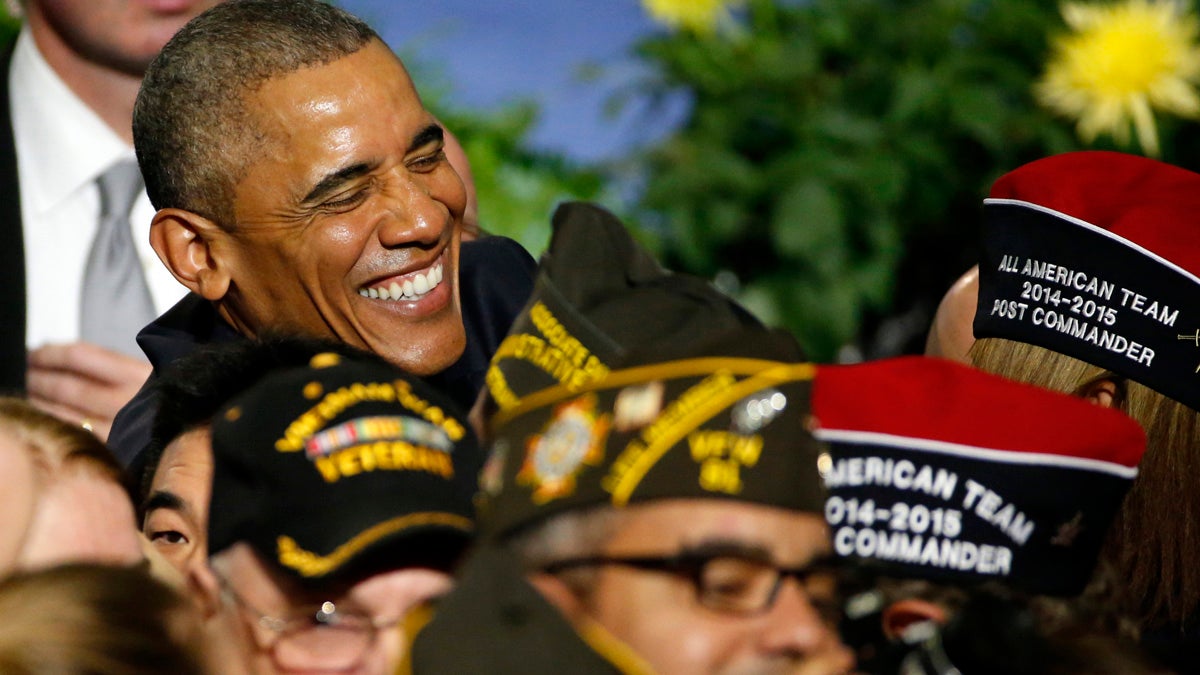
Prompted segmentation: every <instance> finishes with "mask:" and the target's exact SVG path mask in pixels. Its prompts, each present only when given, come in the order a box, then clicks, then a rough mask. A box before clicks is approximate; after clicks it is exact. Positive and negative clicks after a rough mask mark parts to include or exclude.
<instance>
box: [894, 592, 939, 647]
mask: <svg viewBox="0 0 1200 675" xmlns="http://www.w3.org/2000/svg"><path fill="white" fill-rule="evenodd" d="M882 621H883V634H884V635H886V636H887V637H888V639H889V640H898V639H899V638H900V636H901V635H903V634H904V631H906V630H908V628H909V627H910V626H913V625H916V624H918V623H923V622H926V621H932V622H934V623H936V624H938V625H944V624H945V623H946V610H945V609H944V608H943V607H942V606H941V605H938V604H936V603H933V602H929V601H928V600H920V599H918V598H908V599H906V600H897V601H896V602H893V603H892V604H890V605H888V608H887V609H885V610H883V617H882Z"/></svg>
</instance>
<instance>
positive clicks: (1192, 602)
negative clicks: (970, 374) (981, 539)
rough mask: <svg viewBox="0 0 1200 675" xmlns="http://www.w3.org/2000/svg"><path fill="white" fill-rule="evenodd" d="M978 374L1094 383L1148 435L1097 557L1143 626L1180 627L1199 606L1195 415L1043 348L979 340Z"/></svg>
mask: <svg viewBox="0 0 1200 675" xmlns="http://www.w3.org/2000/svg"><path fill="white" fill-rule="evenodd" d="M970 355H971V360H972V362H973V363H974V365H975V366H976V367H977V368H980V369H981V370H984V371H987V372H990V373H995V374H997V375H1002V376H1005V377H1008V378H1010V379H1014V380H1018V381H1021V382H1026V383H1029V384H1034V385H1038V386H1041V387H1044V388H1046V389H1051V390H1054V391H1060V392H1064V393H1067V394H1073V395H1076V396H1079V395H1083V394H1085V393H1086V391H1087V390H1088V388H1089V386H1090V385H1091V384H1093V383H1095V382H1096V381H1098V380H1102V379H1111V380H1113V381H1114V382H1116V383H1117V384H1118V388H1119V390H1120V391H1119V392H1118V395H1117V397H1116V399H1115V400H1114V406H1115V407H1117V408H1119V409H1121V410H1123V411H1124V412H1125V413H1126V414H1128V415H1129V416H1130V417H1132V418H1133V419H1135V420H1137V422H1138V423H1140V424H1141V425H1142V427H1143V428H1144V429H1145V430H1146V454H1145V455H1144V456H1143V457H1142V461H1141V463H1140V465H1139V473H1138V477H1137V479H1136V480H1134V481H1133V485H1132V487H1131V488H1130V490H1129V493H1128V494H1127V495H1126V497H1125V501H1124V502H1123V504H1122V506H1121V508H1120V510H1119V511H1118V512H1117V516H1116V518H1115V519H1114V520H1113V523H1112V525H1111V526H1110V528H1109V533H1108V538H1107V541H1106V544H1105V547H1104V553H1103V554H1102V557H1103V558H1104V559H1106V560H1108V561H1109V562H1110V563H1111V564H1112V565H1113V566H1114V567H1115V569H1116V572H1117V575H1118V578H1120V579H1122V580H1123V581H1122V583H1120V584H1117V585H1116V586H1115V588H1114V592H1115V593H1116V594H1117V600H1118V601H1119V602H1120V603H1121V604H1122V605H1123V609H1124V611H1125V612H1127V613H1128V614H1130V615H1131V616H1133V617H1135V618H1137V619H1138V620H1139V621H1140V622H1141V625H1142V626H1143V627H1152V626H1156V625H1162V624H1166V623H1172V624H1178V623H1181V622H1183V621H1184V620H1185V619H1187V618H1188V617H1190V616H1191V615H1192V614H1193V613H1195V612H1196V610H1197V609H1198V608H1200V565H1197V564H1196V561H1197V560H1200V490H1197V489H1196V481H1197V479H1200V413H1198V412H1197V411H1195V410H1193V409H1191V408H1189V407H1188V406H1186V405H1184V404H1182V403H1180V402H1178V401H1176V400H1174V399H1170V398H1167V397H1166V396H1164V395H1162V394H1160V393H1158V392H1156V391H1154V390H1153V389H1150V388H1149V387H1146V386H1144V385H1142V384H1140V383H1138V382H1135V381H1133V380H1129V379H1128V378H1125V377H1123V376H1121V375H1118V374H1115V373H1113V372H1111V371H1108V370H1105V369H1103V368H1099V367H1097V366H1094V365H1092V364H1089V363H1086V362H1084V361H1080V360H1079V359H1075V358H1072V357H1070V356H1066V355H1063V354H1060V353H1058V352H1054V351H1051V350H1049V349H1045V348H1042V347H1037V346H1034V345H1030V344H1026V343H1023V342H1015V341H1012V340H1005V339H1001V338H983V339H980V340H979V341H977V342H976V343H975V345H974V346H973V347H972V348H971V351H970Z"/></svg>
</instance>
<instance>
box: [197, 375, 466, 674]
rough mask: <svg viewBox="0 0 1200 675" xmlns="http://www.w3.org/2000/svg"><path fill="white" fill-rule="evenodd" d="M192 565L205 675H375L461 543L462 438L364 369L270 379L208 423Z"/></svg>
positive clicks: (422, 390) (392, 659)
mask: <svg viewBox="0 0 1200 675" xmlns="http://www.w3.org/2000/svg"><path fill="white" fill-rule="evenodd" d="M211 430H212V431H211V433H212V457H213V469H212V471H213V478H212V495H211V498H210V502H209V514H210V515H209V522H208V550H209V559H208V564H207V565H192V566H189V567H188V568H187V574H188V576H189V579H190V582H191V586H192V587H193V588H195V589H197V592H198V593H199V595H200V597H201V604H202V606H203V607H204V608H205V610H206V614H207V622H206V628H207V630H208V631H209V636H208V637H209V638H210V644H211V645H213V648H214V650H216V653H215V654H214V658H215V661H216V663H217V664H218V665H219V668H218V670H219V671H220V672H222V673H226V672H235V673H236V672H248V673H274V672H297V671H303V672H337V673H364V674H367V673H369V674H376V673H379V674H382V673H387V674H391V673H394V672H396V669H397V667H398V665H399V664H400V662H401V659H402V657H403V656H404V653H405V646H406V644H407V642H406V635H405V631H404V629H403V627H402V626H403V623H404V622H405V621H406V620H409V619H410V618H411V616H412V615H413V614H414V613H415V612H417V610H419V609H420V608H422V607H424V606H426V605H427V604H428V603H429V602H431V601H432V600H434V599H436V598H438V597H439V596H441V595H442V594H444V593H445V592H446V591H448V590H449V588H450V586H451V577H450V574H449V570H451V569H452V567H453V566H454V564H455V563H456V561H457V559H458V557H459V556H460V555H461V553H462V551H463V549H464V548H465V547H466V545H467V543H468V542H469V541H470V537H471V535H472V533H473V530H474V515H473V504H472V494H473V490H474V486H475V476H476V475H477V474H478V469H479V454H478V448H477V445H476V442H475V438H474V435H473V434H472V432H471V430H470V429H469V428H468V426H467V424H466V422H465V418H464V417H463V416H462V415H461V414H460V413H458V412H456V411H455V409H454V408H453V404H452V403H450V402H449V401H448V400H447V399H446V398H445V397H443V396H442V395H441V394H439V393H438V392H436V391H434V390H432V389H431V388H429V387H428V386H427V385H425V384H424V383H422V382H421V381H420V380H419V379H417V378H415V377H413V376H410V375H407V374H405V373H403V372H402V371H400V370H398V369H395V368H394V367H392V366H390V365H388V364H386V363H384V362H382V361H380V360H379V359H377V358H374V357H370V356H362V357H359V356H353V355H341V354H335V353H332V352H328V353H322V354H318V355H316V356H314V357H313V358H312V359H311V361H309V362H308V363H307V364H306V365H304V366H301V367H292V368H284V369H281V370H279V371H277V372H274V373H271V374H269V375H267V376H265V377H264V378H263V379H261V380H260V381H259V382H258V383H257V384H255V385H253V386H251V387H250V388H249V389H247V390H246V391H245V392H244V393H242V394H240V395H238V396H237V397H236V398H234V399H233V400H232V401H230V402H229V403H228V404H227V405H226V406H225V407H224V408H223V409H222V410H221V411H220V412H218V414H217V415H216V417H215V418H214V419H213V422H212V425H211Z"/></svg>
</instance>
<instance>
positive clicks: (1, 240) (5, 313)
mask: <svg viewBox="0 0 1200 675" xmlns="http://www.w3.org/2000/svg"><path fill="white" fill-rule="evenodd" d="M15 45H16V43H15V42H9V43H8V44H6V45H5V46H4V47H3V48H2V50H3V53H2V55H0V68H3V70H0V195H2V197H0V393H19V392H23V391H24V390H25V243H24V237H23V236H22V233H21V195H20V192H21V190H20V184H19V183H18V181H17V147H16V142H15V141H14V140H13V128H12V114H11V113H10V111H9V109H8V67H9V64H11V63H12V54H13V47H14V46H15Z"/></svg>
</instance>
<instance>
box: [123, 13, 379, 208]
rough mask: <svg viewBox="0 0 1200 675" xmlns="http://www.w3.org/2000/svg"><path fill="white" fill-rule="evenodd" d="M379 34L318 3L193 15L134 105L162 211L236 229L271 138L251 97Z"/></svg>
mask: <svg viewBox="0 0 1200 675" xmlns="http://www.w3.org/2000/svg"><path fill="white" fill-rule="evenodd" d="M378 39H379V36H378V35H377V34H376V33H375V31H374V30H372V29H371V27H370V26H368V25H367V24H365V23H363V22H362V21H360V20H359V19H357V18H355V17H354V16H351V15H350V14H348V13H346V12H345V11H343V10H341V9H338V8H336V7H333V6H331V5H328V4H326V3H324V2H319V1H318V0H229V1H228V2H224V3H222V4H219V5H217V6H215V7H213V8H212V9H210V10H208V11H206V12H204V13H203V14H201V15H200V16H198V17H196V18H195V19H192V20H191V21H189V22H188V23H187V25H185V26H184V27H183V28H182V29H181V30H180V31H179V32H178V33H176V34H175V36H174V37H173V38H171V40H170V41H169V42H167V44H166V46H165V47H163V49H162V51H161V52H160V53H159V55H158V57H157V58H155V59H154V61H153V62H152V63H151V64H150V67H149V68H148V69H147V70H146V76H145V78H144V79H143V80H142V87H141V90H140V91H139V92H138V97H137V103H136V104H135V106H134V110H133V139H134V146H135V147H136V149H137V157H138V164H139V166H140V167H141V170H142V176H143V177H144V178H145V180H146V192H147V193H148V194H149V195H150V201H151V202H152V203H153V204H154V207H155V208H156V209H163V208H179V209H185V210H187V211H192V212H193V213H197V214H199V215H201V216H204V217H205V218H208V219H210V220H212V221H214V222H216V223H217V224H219V225H221V226H222V227H226V228H232V227H233V225H234V214H233V188H234V186H235V185H236V184H237V182H238V181H239V180H241V178H242V176H243V175H244V172H245V170H246V166H247V164H248V162H249V158H250V156H251V153H252V152H254V148H255V147H257V146H258V145H260V144H261V142H262V140H263V139H262V138H261V131H260V130H258V129H257V128H256V126H255V125H254V124H253V120H252V117H251V115H249V114H248V111H247V109H246V106H245V99H246V95H247V94H248V93H250V92H253V91H255V90H256V89H258V88H259V87H260V86H261V85H262V83H263V82H265V81H266V80H269V79H272V78H275V77H279V76H281V75H286V74H288V73H292V72H295V71H297V70H299V69H301V68H304V67H307V66H314V65H320V64H326V63H330V62H332V61H335V60H337V59H339V58H342V57H344V56H347V55H349V54H353V53H355V52H357V51H358V50H360V49H362V48H363V46H364V45H366V44H367V43H368V42H369V41H371V40H378Z"/></svg>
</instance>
